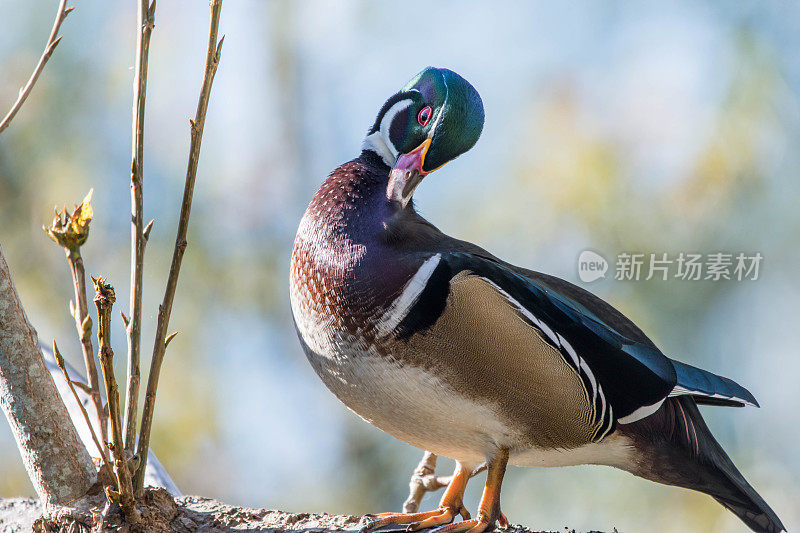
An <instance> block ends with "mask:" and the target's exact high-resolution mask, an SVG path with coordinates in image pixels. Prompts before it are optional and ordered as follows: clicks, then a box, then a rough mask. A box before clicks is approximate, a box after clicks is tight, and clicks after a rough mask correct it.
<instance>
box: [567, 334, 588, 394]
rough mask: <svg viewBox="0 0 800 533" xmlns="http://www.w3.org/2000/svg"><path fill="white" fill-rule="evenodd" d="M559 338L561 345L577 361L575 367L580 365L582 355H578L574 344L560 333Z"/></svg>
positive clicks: (574, 361) (573, 360)
mask: <svg viewBox="0 0 800 533" xmlns="http://www.w3.org/2000/svg"><path fill="white" fill-rule="evenodd" d="M558 340H559V341H561V345H562V346H563V347H564V349H565V350H567V353H568V354H569V356H570V357H571V358H572V362H573V363H575V368H578V367H580V365H581V363H580V357H578V354H577V353H575V348H573V347H572V345H571V344H570V343H568V342H567V339H565V338H564V337H562V336H561V334H558ZM592 383H593V384H594V379H592Z"/></svg>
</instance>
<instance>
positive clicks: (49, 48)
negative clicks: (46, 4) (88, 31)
mask: <svg viewBox="0 0 800 533" xmlns="http://www.w3.org/2000/svg"><path fill="white" fill-rule="evenodd" d="M66 4H67V0H61V1H60V2H59V4H58V13H57V14H56V20H55V22H53V29H52V30H51V31H50V37H49V38H48V39H47V44H46V45H45V47H44V52H42V56H41V57H40V58H39V62H38V63H37V64H36V68H35V69H33V74H31V77H30V78H28V83H26V84H25V87H23V88H22V89H21V90H20V91H19V96H18V97H17V101H16V102H14V105H12V106H11V109H10V110H9V111H8V113H7V114H6V116H5V117H4V118H3V120H2V122H0V133H3V131H4V130H5V129H6V128H7V127H8V125H9V124H10V123H11V120H13V118H14V117H15V116H16V115H17V112H18V111H19V110H20V108H21V107H22V104H24V103H25V100H26V99H27V98H28V95H29V94H30V93H31V90H32V89H33V86H34V85H35V84H36V80H38V79H39V74H41V73H42V70H44V66H45V65H46V64H47V61H48V60H49V59H50V56H51V55H53V52H54V51H55V49H56V46H58V43H59V42H61V37H60V36H59V35H58V31H59V29H60V28H61V23H62V22H64V19H66V18H67V15H69V14H70V12H72V10H73V9H75V8H74V7H66Z"/></svg>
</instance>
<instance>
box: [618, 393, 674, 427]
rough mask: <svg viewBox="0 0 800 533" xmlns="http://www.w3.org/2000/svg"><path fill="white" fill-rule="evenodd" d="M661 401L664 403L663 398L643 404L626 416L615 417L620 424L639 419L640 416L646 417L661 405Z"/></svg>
mask: <svg viewBox="0 0 800 533" xmlns="http://www.w3.org/2000/svg"><path fill="white" fill-rule="evenodd" d="M662 403H664V399H662V400H660V401H658V402H656V403H654V404H653V405H645V406H644V407H640V408H638V409H637V410H635V411H634V412H632V413H631V414H629V415H628V416H623V417H622V418H619V419H617V422H619V423H620V424H630V423H631V422H636V421H637V420H641V419H642V418H645V417H648V416H650V415H652V414H653V413H655V412H656V411H658V408H659V407H661V404H662Z"/></svg>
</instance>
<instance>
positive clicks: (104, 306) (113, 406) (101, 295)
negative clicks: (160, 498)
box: [92, 278, 139, 524]
mask: <svg viewBox="0 0 800 533" xmlns="http://www.w3.org/2000/svg"><path fill="white" fill-rule="evenodd" d="M92 281H93V282H94V290H95V297H94V303H95V306H96V307H97V344H98V348H97V350H98V358H99V359H100V365H101V366H102V368H103V381H104V382H105V385H106V399H107V400H108V418H109V420H110V421H111V438H112V441H113V442H111V444H110V446H109V447H110V448H111V453H112V454H114V473H115V474H116V477H117V492H116V493H115V492H112V491H109V490H108V489H106V494H108V496H109V499H110V500H111V501H115V502H118V503H119V504H120V506H121V507H122V510H123V512H124V513H125V516H126V517H127V518H128V520H130V522H131V523H132V524H137V523H138V522H139V512H138V511H137V510H136V503H135V502H134V500H133V485H132V482H131V473H130V470H128V458H127V457H126V456H125V445H124V442H123V440H122V423H121V415H120V407H119V387H118V386H117V380H116V379H115V377H114V350H112V349H111V308H112V306H113V305H114V301H115V300H116V296H115V294H114V287H112V286H111V285H110V284H108V283H106V282H105V280H104V279H103V278H97V279H95V278H92Z"/></svg>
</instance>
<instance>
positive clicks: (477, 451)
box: [307, 344, 629, 468]
mask: <svg viewBox="0 0 800 533" xmlns="http://www.w3.org/2000/svg"><path fill="white" fill-rule="evenodd" d="M341 346H342V345H341V344H339V347H341ZM358 350H359V353H358V355H356V356H352V355H344V354H339V355H338V356H333V357H331V356H321V355H319V354H315V353H314V352H312V351H310V350H307V355H308V357H309V360H310V361H311V363H312V365H313V366H314V368H315V370H316V371H317V373H318V374H319V376H320V377H321V378H322V380H323V381H324V382H325V384H326V385H327V386H328V388H329V389H330V390H331V391H332V392H333V393H334V394H335V395H336V396H337V397H338V398H339V399H340V400H341V401H342V402H343V403H344V404H345V405H347V407H348V408H350V409H351V410H352V411H354V412H355V413H356V414H358V415H359V416H361V417H362V418H363V419H365V420H366V421H367V422H370V423H371V424H372V425H374V426H376V427H378V428H379V429H381V430H383V431H385V432H386V433H389V434H390V435H392V436H394V437H396V438H398V439H400V440H402V441H404V442H407V443H408V444H411V445H412V446H415V447H417V448H420V449H421V450H427V451H430V452H433V453H435V454H437V455H441V456H443V457H449V458H451V459H455V460H456V461H459V462H460V463H462V464H463V465H464V466H465V467H467V468H474V467H476V466H478V465H479V464H481V463H483V462H484V461H486V460H487V459H489V458H491V457H493V456H494V455H495V453H496V452H497V450H498V449H499V448H506V449H508V450H510V457H509V463H510V464H513V465H518V466H541V467H546V466H570V465H578V464H608V465H613V466H617V465H620V464H624V463H625V460H626V459H625V458H626V457H627V456H628V449H629V447H628V444H627V442H623V441H622V440H621V439H620V438H618V437H616V436H615V435H610V436H609V437H607V438H606V439H604V440H603V441H602V442H600V443H590V444H586V445H584V446H581V447H578V448H569V449H554V448H539V447H536V446H534V445H532V444H531V439H530V438H529V437H530V436H529V435H526V434H525V433H524V431H523V430H521V429H518V428H517V427H515V424H514V422H513V421H511V420H507V419H504V417H503V416H502V415H501V414H500V412H499V410H498V409H497V408H496V406H494V405H491V404H490V403H488V402H487V403H481V402H477V401H475V400H474V399H472V398H469V397H468V396H466V395H465V394H462V393H461V392H459V391H458V390H455V389H454V388H452V387H451V386H450V385H449V384H447V383H445V382H443V381H442V380H441V379H439V378H437V377H436V376H433V375H431V374H430V373H429V372H426V371H425V370H423V369H420V368H415V367H412V366H410V365H400V364H398V363H397V362H396V361H394V360H392V359H390V358H385V357H381V356H379V355H377V354H376V353H370V352H371V351H372V350H370V348H369V347H367V346H363V345H362V346H359V347H358Z"/></svg>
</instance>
